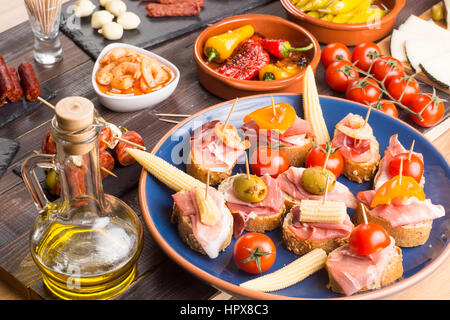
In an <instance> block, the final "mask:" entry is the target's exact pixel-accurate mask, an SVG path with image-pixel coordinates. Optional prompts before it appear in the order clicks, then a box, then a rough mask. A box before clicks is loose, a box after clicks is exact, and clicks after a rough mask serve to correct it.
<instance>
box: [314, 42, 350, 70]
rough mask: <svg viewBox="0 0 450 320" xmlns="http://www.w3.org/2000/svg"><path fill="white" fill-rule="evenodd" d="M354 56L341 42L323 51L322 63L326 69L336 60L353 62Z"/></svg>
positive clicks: (327, 46)
mask: <svg viewBox="0 0 450 320" xmlns="http://www.w3.org/2000/svg"><path fill="white" fill-rule="evenodd" d="M351 58H352V55H351V53H350V50H349V49H348V47H347V46H346V45H345V44H343V43H340V42H332V43H330V44H328V45H326V46H325V47H324V48H323V50H322V56H321V61H322V65H323V67H324V68H325V69H326V68H328V66H329V65H330V64H331V63H332V62H334V61H335V60H347V61H351Z"/></svg>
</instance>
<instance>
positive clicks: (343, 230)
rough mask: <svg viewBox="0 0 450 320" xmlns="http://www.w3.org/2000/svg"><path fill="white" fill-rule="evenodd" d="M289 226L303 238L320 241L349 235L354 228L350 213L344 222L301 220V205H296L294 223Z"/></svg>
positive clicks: (298, 236) (293, 210) (297, 235)
mask: <svg viewBox="0 0 450 320" xmlns="http://www.w3.org/2000/svg"><path fill="white" fill-rule="evenodd" d="M288 228H289V229H290V230H291V231H292V232H293V233H294V234H295V236H296V237H297V238H299V239H301V240H309V241H318V240H328V239H335V238H344V237H347V236H348V235H350V233H351V232H352V230H353V223H352V222H351V220H350V217H349V216H348V215H346V217H345V220H344V222H342V223H320V222H301V221H300V206H294V207H293V208H292V225H290V226H289V227H288Z"/></svg>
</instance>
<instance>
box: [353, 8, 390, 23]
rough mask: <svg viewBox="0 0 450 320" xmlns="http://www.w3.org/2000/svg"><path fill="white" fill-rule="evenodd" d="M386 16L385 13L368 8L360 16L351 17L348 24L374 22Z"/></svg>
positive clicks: (381, 10)
mask: <svg viewBox="0 0 450 320" xmlns="http://www.w3.org/2000/svg"><path fill="white" fill-rule="evenodd" d="M385 14H386V11H385V10H383V9H380V8H378V7H374V8H369V9H367V10H366V11H364V12H362V13H361V14H357V15H355V16H353V17H352V18H351V19H350V20H349V21H348V23H365V22H375V21H377V20H379V19H381V18H382V17H384V15H385Z"/></svg>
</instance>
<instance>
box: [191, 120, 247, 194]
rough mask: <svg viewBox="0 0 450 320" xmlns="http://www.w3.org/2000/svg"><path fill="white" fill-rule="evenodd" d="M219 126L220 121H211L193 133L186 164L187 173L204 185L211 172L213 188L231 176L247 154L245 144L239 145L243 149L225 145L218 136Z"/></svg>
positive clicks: (210, 183)
mask: <svg viewBox="0 0 450 320" xmlns="http://www.w3.org/2000/svg"><path fill="white" fill-rule="evenodd" d="M217 125H220V121H219V120H214V121H209V122H206V123H204V124H203V125H201V126H200V127H198V128H197V129H195V130H194V131H193V132H192V134H191V138H190V153H189V158H188V161H187V163H186V172H187V173H188V174H189V175H191V176H193V177H194V178H196V179H198V180H200V181H202V182H204V183H206V180H207V176H208V172H209V175H210V180H209V185H211V186H216V185H218V184H219V183H221V182H222V181H223V180H224V179H226V178H228V177H229V176H231V173H232V170H233V168H234V166H235V165H236V163H237V161H238V159H239V157H241V156H242V155H243V154H244V152H245V148H244V147H242V146H243V145H244V143H242V144H240V145H239V146H240V147H241V148H234V147H233V146H230V145H228V144H226V143H224V141H223V139H221V137H219V136H218V135H217V131H216V126H217ZM233 128H234V127H233ZM236 134H237V130H236ZM238 144H239V141H238Z"/></svg>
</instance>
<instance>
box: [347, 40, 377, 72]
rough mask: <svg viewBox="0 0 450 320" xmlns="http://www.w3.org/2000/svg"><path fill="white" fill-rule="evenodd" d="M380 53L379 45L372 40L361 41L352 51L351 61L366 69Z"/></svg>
mask: <svg viewBox="0 0 450 320" xmlns="http://www.w3.org/2000/svg"><path fill="white" fill-rule="evenodd" d="M380 55H381V50H380V47H378V46H377V45H376V44H375V43H373V42H363V43H360V44H358V45H357V46H356V47H355V48H354V49H353V53H352V62H356V66H357V67H358V68H360V69H362V70H364V71H368V70H369V68H370V66H371V64H372V62H373V61H374V60H376V59H377V58H378V57H379V56H380Z"/></svg>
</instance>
